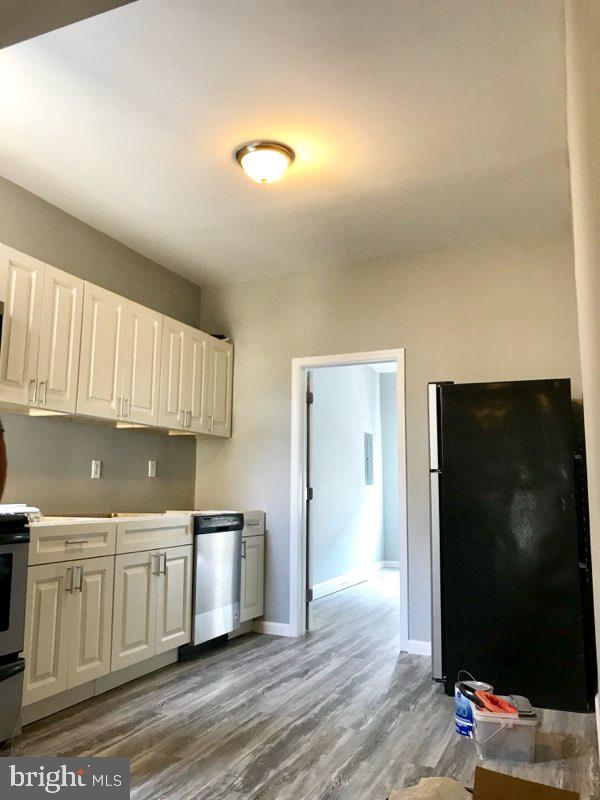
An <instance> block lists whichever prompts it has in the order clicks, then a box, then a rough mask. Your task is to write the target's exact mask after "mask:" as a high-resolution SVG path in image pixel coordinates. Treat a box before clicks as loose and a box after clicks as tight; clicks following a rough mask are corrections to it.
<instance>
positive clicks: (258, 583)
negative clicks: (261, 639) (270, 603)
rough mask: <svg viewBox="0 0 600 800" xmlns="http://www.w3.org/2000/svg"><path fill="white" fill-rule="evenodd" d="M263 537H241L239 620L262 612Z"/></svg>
mask: <svg viewBox="0 0 600 800" xmlns="http://www.w3.org/2000/svg"><path fill="white" fill-rule="evenodd" d="M264 595H265V537H264V536H249V537H247V538H244V539H242V591H241V599H240V622H247V620H249V619H254V618H255V617H262V615H263V613H264Z"/></svg>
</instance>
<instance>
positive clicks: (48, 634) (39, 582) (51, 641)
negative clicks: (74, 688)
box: [23, 563, 73, 706]
mask: <svg viewBox="0 0 600 800" xmlns="http://www.w3.org/2000/svg"><path fill="white" fill-rule="evenodd" d="M27 572H28V574H27V607H26V611H25V619H26V623H25V645H24V647H23V655H24V656H25V676H24V682H23V705H24V706H26V705H28V704H29V703H35V702H36V700H43V699H44V698H46V697H51V696H52V695H53V694H58V693H59V692H64V691H66V688H67V674H68V669H69V634H70V627H71V626H70V620H69V611H70V610H72V605H70V603H69V601H70V600H71V595H70V594H67V589H68V586H69V583H70V580H71V579H72V577H73V565H72V564H71V565H67V564H64V563H61V564H45V565H43V566H40V567H29V569H28V571H27Z"/></svg>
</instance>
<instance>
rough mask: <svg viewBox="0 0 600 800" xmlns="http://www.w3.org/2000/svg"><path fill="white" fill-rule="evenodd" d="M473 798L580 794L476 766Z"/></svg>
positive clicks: (556, 799)
mask: <svg viewBox="0 0 600 800" xmlns="http://www.w3.org/2000/svg"><path fill="white" fill-rule="evenodd" d="M473 800H580V796H579V793H578V792H566V791H565V790H564V789H555V788H554V787H553V786H545V785H543V784H541V783H532V782H531V781H524V780H523V779H522V778H513V777H511V776H510V775H503V774H502V773H501V772H492V771H491V770H489V769H483V767H476V769H475V786H474V788H473Z"/></svg>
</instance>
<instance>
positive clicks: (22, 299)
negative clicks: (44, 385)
mask: <svg viewBox="0 0 600 800" xmlns="http://www.w3.org/2000/svg"><path fill="white" fill-rule="evenodd" d="M45 269H46V265H45V264H43V263H42V262H41V261H38V260H37V259H35V258H31V256H26V255H25V254H23V253H19V252H18V250H13V249H11V248H10V247H5V246H4V245H0V292H2V299H3V300H4V314H3V318H2V344H1V347H0V400H2V401H4V402H6V403H18V404H19V405H31V404H32V403H34V402H35V396H36V379H37V360H38V348H39V341H40V318H41V311H42V293H43V288H44V286H43V285H44V272H45Z"/></svg>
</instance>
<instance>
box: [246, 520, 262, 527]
mask: <svg viewBox="0 0 600 800" xmlns="http://www.w3.org/2000/svg"><path fill="white" fill-rule="evenodd" d="M259 525H260V522H259V521H258V520H257V519H249V520H248V521H247V522H246V527H247V528H258V526H259Z"/></svg>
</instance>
